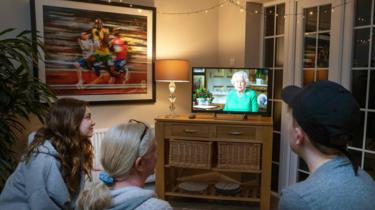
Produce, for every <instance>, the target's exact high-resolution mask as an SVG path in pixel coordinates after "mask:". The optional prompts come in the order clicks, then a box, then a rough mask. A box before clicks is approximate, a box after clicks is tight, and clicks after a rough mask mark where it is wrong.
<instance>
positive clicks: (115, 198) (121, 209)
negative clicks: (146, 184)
mask: <svg viewBox="0 0 375 210" xmlns="http://www.w3.org/2000/svg"><path fill="white" fill-rule="evenodd" d="M111 195H112V206H111V208H109V209H108V210H132V209H135V208H137V207H138V206H140V205H142V203H143V202H145V201H146V200H148V199H150V198H152V197H155V193H154V191H151V190H145V189H142V188H139V187H125V188H122V189H118V190H111Z"/></svg>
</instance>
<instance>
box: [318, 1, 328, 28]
mask: <svg viewBox="0 0 375 210" xmlns="http://www.w3.org/2000/svg"><path fill="white" fill-rule="evenodd" d="M330 29H331V5H330V4H329V5H324V6H320V7H319V30H321V31H324V30H330Z"/></svg>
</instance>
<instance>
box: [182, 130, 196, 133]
mask: <svg viewBox="0 0 375 210" xmlns="http://www.w3.org/2000/svg"><path fill="white" fill-rule="evenodd" d="M184 132H185V133H196V132H198V131H197V130H191V129H185V130H184Z"/></svg>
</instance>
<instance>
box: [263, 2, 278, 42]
mask: <svg viewBox="0 0 375 210" xmlns="http://www.w3.org/2000/svg"><path fill="white" fill-rule="evenodd" d="M264 18H265V20H264V22H265V26H266V27H265V30H266V31H265V34H266V36H272V35H274V34H275V32H274V25H275V7H274V6H272V7H266V9H265V13H264Z"/></svg>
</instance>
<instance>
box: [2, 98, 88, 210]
mask: <svg viewBox="0 0 375 210" xmlns="http://www.w3.org/2000/svg"><path fill="white" fill-rule="evenodd" d="M94 125H95V122H94V121H93V120H92V118H91V113H90V110H89V109H88V108H87V105H86V102H84V101H80V100H76V99H72V98H62V99H59V100H58V101H57V102H56V103H55V104H54V106H53V107H52V108H51V110H50V112H49V114H48V116H47V118H46V123H45V125H44V127H43V128H41V129H39V130H38V131H37V132H36V133H35V135H34V137H33V139H32V142H31V143H30V145H29V146H28V147H27V149H26V153H25V154H24V156H23V157H22V160H21V162H20V163H19V164H18V166H17V169H16V170H15V171H14V173H13V174H12V175H11V176H10V177H9V179H8V180H7V183H6V185H5V187H4V189H3V192H2V193H1V195H0V209H48V210H53V209H74V208H75V201H76V199H77V197H78V194H79V192H80V190H81V189H82V187H83V183H84V178H85V175H87V176H88V177H89V178H90V179H91V176H90V171H91V169H92V161H93V148H92V145H91V141H90V137H91V136H92V134H93V128H94Z"/></svg>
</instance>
